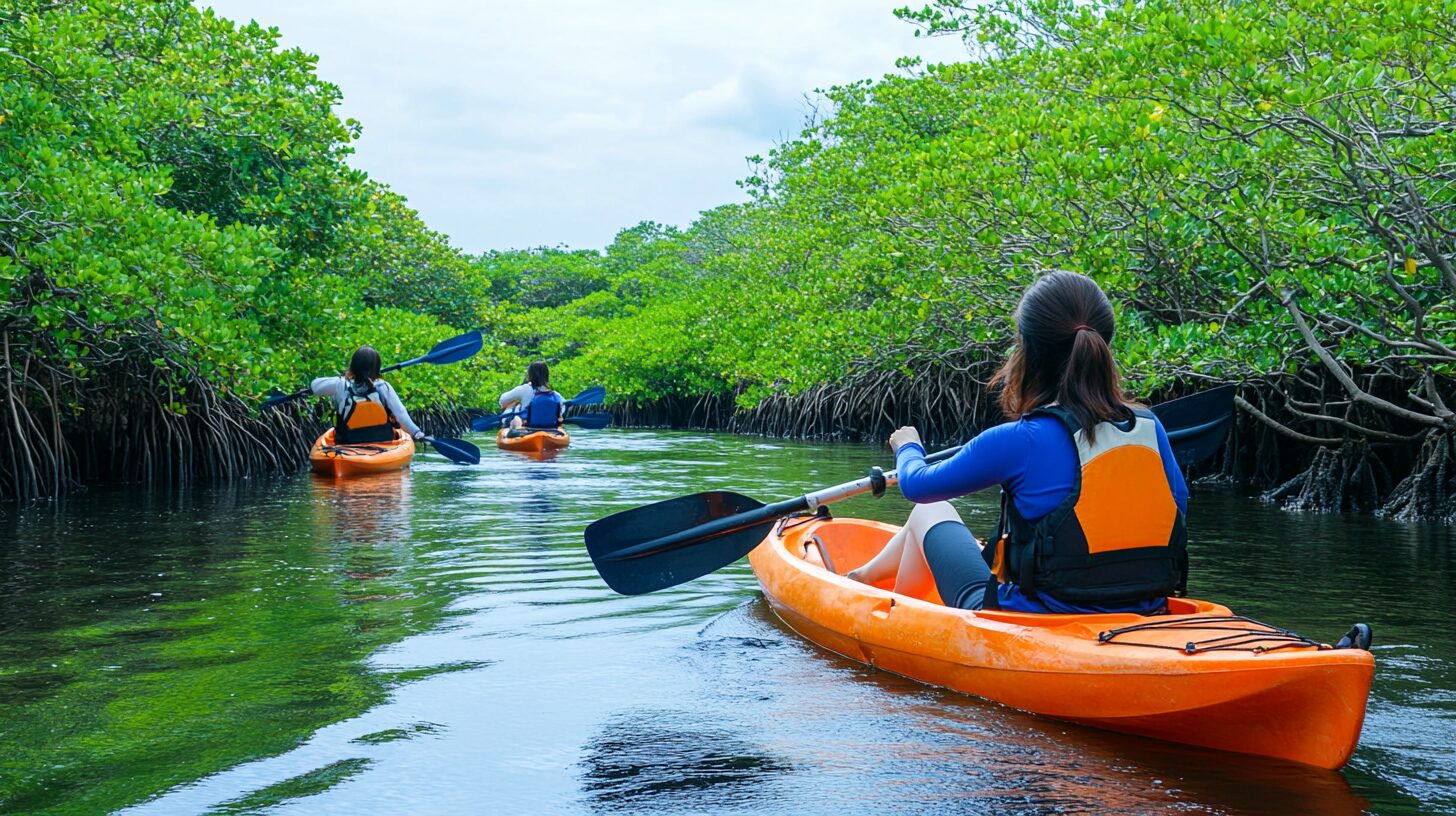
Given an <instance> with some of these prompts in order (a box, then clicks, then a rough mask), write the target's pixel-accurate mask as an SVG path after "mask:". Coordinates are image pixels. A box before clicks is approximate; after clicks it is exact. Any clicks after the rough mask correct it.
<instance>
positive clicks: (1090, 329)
mask: <svg viewBox="0 0 1456 816" xmlns="http://www.w3.org/2000/svg"><path fill="white" fill-rule="evenodd" d="M1083 329H1086V330H1087V331H1094V332H1095V331H1097V330H1096V329H1094V328H1092V327H1091V326H1088V325H1087V324H1085V323H1084V324H1082V325H1080V326H1078V327H1077V328H1075V329H1072V333H1073V334H1076V333H1077V332H1079V331H1081V330H1083ZM1098 334H1101V332H1098Z"/></svg>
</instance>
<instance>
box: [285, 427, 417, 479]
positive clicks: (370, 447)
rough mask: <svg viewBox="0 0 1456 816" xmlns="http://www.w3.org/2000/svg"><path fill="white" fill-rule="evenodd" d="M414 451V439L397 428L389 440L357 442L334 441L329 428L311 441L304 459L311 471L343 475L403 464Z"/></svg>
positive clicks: (408, 463)
mask: <svg viewBox="0 0 1456 816" xmlns="http://www.w3.org/2000/svg"><path fill="white" fill-rule="evenodd" d="M414 455H415V443H414V440H412V439H410V438H409V435H408V434H406V433H405V432H404V431H402V430H399V429H397V428H396V429H395V432H394V440H393V441H390V442H368V443H362V444H358V445H335V444H334V429H333V428H330V429H328V430H327V431H324V434H323V436H320V437H319V438H318V441H316V442H314V443H313V450H311V451H309V454H308V461H309V464H310V465H312V466H313V470H314V472H315V473H318V474H322V475H324V476H334V477H338V478H347V477H350V476H363V475H366V474H370V473H381V472H383V471H388V470H400V469H403V468H407V467H409V466H410V460H412V459H413V458H414Z"/></svg>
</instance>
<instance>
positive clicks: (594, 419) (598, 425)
mask: <svg viewBox="0 0 1456 816" xmlns="http://www.w3.org/2000/svg"><path fill="white" fill-rule="evenodd" d="M564 421H565V422H566V424H567V425H576V426H578V427H581V428H586V429H588V430H600V429H602V428H605V427H607V426H608V425H611V424H612V415H611V414H608V413H597V414H582V415H581V416H573V417H567V418H566V419H565V420H564Z"/></svg>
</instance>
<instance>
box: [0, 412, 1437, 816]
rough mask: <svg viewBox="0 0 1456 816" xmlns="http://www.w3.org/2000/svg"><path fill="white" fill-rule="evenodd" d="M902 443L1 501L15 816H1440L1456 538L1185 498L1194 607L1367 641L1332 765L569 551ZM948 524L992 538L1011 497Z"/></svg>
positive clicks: (866, 503) (531, 462)
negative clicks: (829, 649) (1125, 726)
mask: <svg viewBox="0 0 1456 816" xmlns="http://www.w3.org/2000/svg"><path fill="white" fill-rule="evenodd" d="M477 441H478V442H481V443H485V444H486V445H487V446H488V445H489V439H486V438H482V439H477ZM887 458H888V457H887V455H886V454H885V453H884V452H883V451H882V450H880V449H877V448H874V447H871V446H868V445H831V444H807V443H792V442H779V441H769V440H761V439H751V438H744V437H735V436H730V435H717V434H691V433H665V432H645V431H605V432H592V433H581V434H578V435H577V438H576V439H575V441H574V442H573V444H572V447H571V448H569V449H568V450H566V451H563V452H561V453H560V454H559V455H557V456H555V457H551V458H545V459H542V458H529V457H527V456H523V455H520V454H508V453H504V452H498V451H495V450H494V449H493V448H488V449H487V450H486V451H485V456H484V461H483V462H482V465H481V466H480V467H476V468H463V467H457V466H454V465H451V464H449V463H448V462H446V461H445V460H443V459H441V458H440V457H438V456H437V455H434V454H425V455H421V456H419V457H417V458H416V462H415V468H414V470H413V472H412V473H409V474H398V475H393V476H391V475H385V476H380V477H374V478H370V479H363V480H358V481H354V482H346V483H341V484H338V485H335V484H334V483H332V482H323V481H316V480H315V479H314V478H313V477H311V476H305V475H300V476H298V477H296V478H291V479H280V480H274V481H271V482H265V483H248V484H242V485H237V486H231V487H226V488H211V489H205V490H192V491H188V492H183V493H175V492H165V493H164V492H160V491H152V492H144V491H139V490H135V489H131V490H127V489H121V488H117V489H103V490H93V491H91V492H89V493H87V494H85V495H83V496H81V497H79V498H76V499H73V500H71V501H70V502H69V503H67V504H65V505H64V507H62V508H38V509H31V510H25V511H22V512H17V511H16V510H15V509H14V508H13V507H12V508H4V509H0V613H3V617H0V812H6V813H107V812H114V811H122V812H125V813H128V814H174V813H177V814H197V813H215V814H233V813H263V812H268V813H275V812H276V813H308V814H315V813H323V814H332V813H340V814H344V813H347V814H357V813H369V812H391V813H412V814H414V813H426V814H432V813H442V814H443V813H465V812H470V813H490V814H507V813H522V814H527V813H529V814H536V813H564V814H573V813H631V814H668V813H672V814H677V813H683V814H688V813H793V814H835V816H849V815H850V814H860V813H865V814H869V813H874V814H884V813H969V814H980V813H986V814H998V816H999V815H1000V814H1012V813H1045V812H1075V813H1094V814H1110V813H1179V814H1185V813H1228V814H1237V813H1334V814H1343V813H1352V814H1353V813H1361V812H1371V813H1378V814H1414V813H1441V812H1448V813H1456V533H1453V531H1452V530H1451V529H1448V528H1444V527H1439V526H1421V525H1405V524H1395V523H1391V522H1383V521H1380V520H1377V519H1372V518H1366V517H1343V516H1323V515H1296V514H1288V513H1282V512H1279V511H1276V510H1273V509H1270V508H1268V507H1266V506H1264V505H1261V504H1259V503H1258V502H1256V501H1252V500H1250V499H1246V498H1243V497H1241V496H1238V495H1235V494H1232V493H1229V492H1227V491H1223V490H1219V489H1213V488H1209V489H1195V493H1194V504H1193V511H1192V513H1191V519H1190V529H1191V533H1192V542H1193V543H1192V545H1191V546H1192V557H1193V564H1194V575H1193V580H1192V586H1191V590H1192V594H1194V595H1195V596H1198V597H1205V598H1210V599H1213V600H1217V601H1220V602H1223V603H1225V604H1227V605H1228V606H1231V607H1233V608H1234V610H1235V611H1236V612H1241V613H1243V614H1247V615H1251V616H1253V617H1257V618H1260V619H1262V620H1265V621H1268V622H1270V623H1274V624H1276V625H1280V626H1284V627H1287V628H1293V629H1297V630H1300V631H1302V632H1304V633H1306V634H1309V635H1311V636H1314V637H1317V638H1321V639H1325V640H1333V639H1334V638H1336V637H1338V636H1339V635H1340V634H1341V633H1343V632H1344V630H1345V629H1346V628H1347V627H1348V625H1349V624H1350V623H1351V622H1353V621H1355V620H1365V621H1368V622H1370V623H1371V624H1372V625H1373V626H1374V628H1375V636H1376V648H1375V654H1376V660H1377V663H1378V670H1377V674H1376V678H1375V686H1374V689H1373V691H1372V695H1371V699H1370V709H1369V716H1368V718H1367V720H1366V723H1365V731H1364V735H1363V737H1362V739H1361V744H1360V748H1359V750H1358V751H1357V753H1356V755H1355V758H1354V760H1353V761H1352V762H1351V763H1350V765H1349V766H1348V767H1347V768H1346V769H1345V770H1344V771H1343V772H1341V773H1333V772H1325V771H1318V770H1314V769H1309V768H1305V767H1301V766H1295V765H1289V764H1284V763H1279V762H1274V761H1268V760H1259V759H1251V758H1243V757H1239V756H1235V755H1229V754H1221V753H1217V752H1211V751H1203V750H1198V749H1191V748H1183V747H1179V746H1175V745H1170V744H1165V743H1159V742H1156V741H1151V740H1143V739H1138V738H1133V737H1124V736H1118V735H1114V734H1108V733H1104V732H1100V731H1096V730H1092V729H1087V728H1081V727H1077V726H1072V725H1066V724H1062V723H1057V722H1054V721H1050V720H1045V719H1041V718H1038V717H1034V716H1030V715H1026V714H1022V713H1019V712H1016V711H1012V710H1010V709H1007V708H1004V707H1001V706H998V705H996V704H992V703H987V702H983V701H980V700H976V699H974V698H969V697H965V696H962V695H958V694H955V693H952V692H946V691H942V690H938V689H934V688H929V687H926V686H922V685H919V684H917V683H915V682H912V681H909V680H905V679H902V678H898V677H895V676H892V675H888V674H884V673H880V672H877V671H874V670H872V669H868V668H865V667H863V666H860V665H858V664H855V663H853V662H851V661H848V660H845V659H843V658H840V657H837V656H835V655H832V654H829V653H826V652H824V651H822V650H819V649H817V648H816V647H814V646H812V645H810V644H808V643H807V642H805V641H803V640H801V639H800V638H798V637H797V636H795V635H794V634H793V633H792V632H790V631H789V630H787V629H786V628H785V627H784V626H782V625H781V624H780V623H779V622H778V621H777V620H776V619H775V618H774V616H773V613H772V612H771V611H769V609H768V607H767V605H766V603H765V602H764V601H763V599H762V596H761V595H760V594H759V592H758V589H757V585H756V584H755V582H754V580H753V576H752V573H751V572H749V570H748V568H747V565H746V563H739V564H736V565H734V566H733V567H731V568H729V569H726V570H723V571H720V572H719V573H717V574H714V575H711V576H708V577H706V578H703V579H700V580H698V581H694V582H692V583H689V584H687V585H685V586H682V587H678V588H675V589H673V590H667V591H663V592H660V593H656V594H653V595H648V596H642V597H635V598H627V597H621V596H618V595H614V594H613V593H612V592H611V591H610V590H608V589H607V588H606V587H605V585H603V584H602V582H601V581H600V580H599V579H598V578H597V576H596V573H595V572H594V571H593V569H592V567H591V563H590V561H589V560H588V558H587V557H586V554H585V552H584V550H583V547H582V541H581V531H582V529H583V528H584V527H585V526H586V524H588V523H589V522H591V521H592V520H594V519H596V518H598V517H601V516H604V515H607V514H609V513H612V512H615V511H617V510H622V509H626V508H629V507H633V506H637V505H640V504H645V503H648V502H651V501H655V500H660V499H665V498H670V497H672V496H676V495H680V494H683V493H690V492H695V491H698V490H702V489H708V488H713V487H726V488H732V489H735V490H738V491H739V492H743V493H747V494H749V495H752V496H756V497H759V498H761V499H765V500H768V499H778V498H784V497H788V496H791V495H796V494H798V493H801V492H804V491H805V490H806V489H811V488H815V487H822V486H825V485H828V484H833V483H837V482H841V481H847V480H849V479H852V478H855V477H857V476H859V475H861V474H862V473H863V471H864V469H865V467H867V466H868V465H870V464H874V463H881V464H883V463H884V462H885V460H886V459H887ZM961 505H962V508H963V511H964V515H965V516H966V517H967V520H968V522H969V523H970V524H971V526H972V528H973V529H975V530H977V531H985V530H987V529H989V528H990V527H991V526H992V524H993V523H994V514H995V497H994V496H986V497H975V498H971V499H968V500H963V501H962V502H961ZM835 510H836V513H837V514H839V515H857V516H864V517H872V518H878V519H883V520H897V519H900V518H903V516H904V514H905V513H906V511H907V505H906V504H905V503H904V501H903V500H901V499H900V498H899V497H898V496H895V495H893V494H892V495H889V496H886V497H884V498H882V499H879V500H875V499H870V498H859V499H855V500H852V501H850V502H847V503H844V504H841V505H836V507H835Z"/></svg>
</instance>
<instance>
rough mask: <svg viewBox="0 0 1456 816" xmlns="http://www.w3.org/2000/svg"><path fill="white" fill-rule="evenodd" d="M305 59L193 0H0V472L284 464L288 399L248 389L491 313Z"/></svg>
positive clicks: (406, 388) (457, 392)
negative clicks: (2, 0)
mask: <svg viewBox="0 0 1456 816" xmlns="http://www.w3.org/2000/svg"><path fill="white" fill-rule="evenodd" d="M314 63H315V60H314V58H313V57H311V56H309V55H307V54H304V53H302V52H300V51H296V50H282V49H280V48H279V47H278V35H277V32H276V31H274V30H268V29H264V28H261V27H259V26H257V25H247V26H242V27H239V26H235V25H234V24H233V23H231V22H228V21H226V20H223V19H220V18H217V17H216V16H214V15H213V13H212V12H211V11H203V10H199V9H197V8H194V7H193V6H192V5H191V4H190V3H189V2H184V0H164V1H163V2H152V1H151V0H100V1H99V2H86V3H80V2H64V1H63V2H54V1H53V0H15V1H14V2H11V3H8V4H6V5H5V7H4V8H3V9H0V366H3V371H4V373H3V377H0V417H3V419H0V450H3V451H4V453H3V456H0V493H3V494H4V495H6V496H7V497H13V498H19V499H22V500H24V499H31V498H35V497H39V496H47V495H55V494H58V493H60V492H62V491H63V490H64V489H65V488H66V487H67V486H68V485H71V484H73V483H75V482H76V481H78V480H81V479H84V478H86V477H88V476H102V477H105V476H111V477H123V478H150V479H158V478H170V479H173V480H178V479H185V478H188V477H189V476H191V475H193V474H211V475H218V476H236V475H240V474H242V473H247V472H250V471H256V470H260V469H269V468H283V467H290V466H294V465H296V464H297V462H298V457H299V453H300V449H301V445H302V444H303V442H304V440H305V434H304V433H303V432H302V430H301V429H300V427H299V425H298V423H297V421H296V420H295V419H293V418H290V417H285V416H271V417H261V418H260V417H258V416H257V415H256V413H255V412H254V411H253V410H252V409H251V408H250V407H249V405H250V404H251V402H248V403H245V402H244V400H243V398H245V397H247V398H252V397H256V396H257V395H258V394H261V393H263V392H265V391H266V390H267V389H269V388H271V387H283V388H287V389H290V390H291V389H292V388H295V387H297V385H298V383H299V382H301V381H305V380H306V379H307V378H308V377H310V376H314V375H317V374H320V373H326V372H332V371H337V370H338V369H339V368H340V367H341V366H342V365H343V363H344V362H345V361H346V360H347V354H348V352H349V351H350V350H351V349H350V348H348V347H347V346H348V345H349V344H351V343H359V342H371V343H374V344H377V345H379V346H380V347H381V350H382V351H383V352H384V353H385V354H386V356H387V358H389V357H394V358H398V357H401V356H403V357H412V356H415V355H417V354H419V353H421V352H423V351H424V350H425V349H428V348H429V347H430V346H431V345H432V344H433V343H434V342H436V341H438V340H440V339H442V338H444V337H448V336H450V335H453V334H456V333H458V331H459V328H458V327H466V328H473V327H475V326H476V325H478V324H479V322H480V320H481V319H482V318H481V315H480V314H479V309H480V305H481V304H482V302H483V297H482V294H481V291H479V290H477V288H475V285H474V283H473V282H474V281H476V280H477V279H478V278H477V276H476V275H475V274H474V273H473V271H472V269H471V267H470V265H469V264H468V263H467V262H466V259H465V258H464V257H463V256H461V255H460V253H458V252H457V251H455V250H454V249H452V248H451V247H449V246H448V244H446V242H445V241H444V239H443V238H442V237H441V236H439V235H436V234H434V233H431V232H430V231H429V230H427V229H426V228H425V227H424V226H423V225H422V224H421V223H420V221H419V219H418V218H417V217H416V215H415V214H414V213H413V212H412V211H411V210H409V209H408V208H407V207H406V206H405V204H404V202H403V200H402V199H401V198H400V197H399V196H397V195H395V194H394V193H391V192H390V191H389V190H388V189H386V188H384V187H382V186H381V185H379V184H376V183H374V182H372V181H371V180H370V179H368V178H367V177H366V176H365V175H364V174H362V173H360V172H358V171H356V170H353V169H351V168H349V167H348V165H347V164H345V161H344V160H345V157H346V156H347V155H348V154H349V152H350V148H349V142H350V140H351V139H353V138H354V136H355V134H356V133H357V130H358V125H357V124H355V123H353V122H345V121H341V120H340V119H338V118H337V117H336V116H335V115H334V114H333V113H332V108H333V106H334V105H335V104H336V103H337V102H338V100H339V91H338V89H337V88H336V87H334V86H333V85H330V84H328V83H325V82H322V81H320V80H319V79H318V77H317V76H316V75H315V74H314ZM496 357H497V359H496V360H495V361H494V364H492V360H491V357H490V355H484V356H483V358H482V361H481V362H479V363H477V364H476V365H478V366H491V367H493V368H494V367H498V366H501V365H503V363H502V361H501V360H500V359H499V357H500V355H496ZM477 370H478V369H477ZM398 380H399V382H398V385H399V386H400V387H401V390H402V393H403V394H404V395H405V398H406V399H410V398H411V396H412V395H413V396H415V397H419V398H421V399H423V398H425V397H426V396H428V398H429V399H428V401H429V402H430V403H433V404H435V405H439V406H447V405H451V404H459V403H462V402H465V401H475V398H476V394H475V393H473V392H472V391H471V390H470V389H471V388H472V387H473V384H474V383H475V382H477V381H478V380H477V378H473V377H470V376H468V375H467V376H461V375H460V372H459V370H458V369H457V370H456V371H455V372H452V373H451V374H450V375H448V376H447V375H444V374H443V373H441V372H438V371H430V370H429V367H420V368H416V369H414V370H411V371H409V372H408V373H404V374H401V375H400V376H399V377H398Z"/></svg>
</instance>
